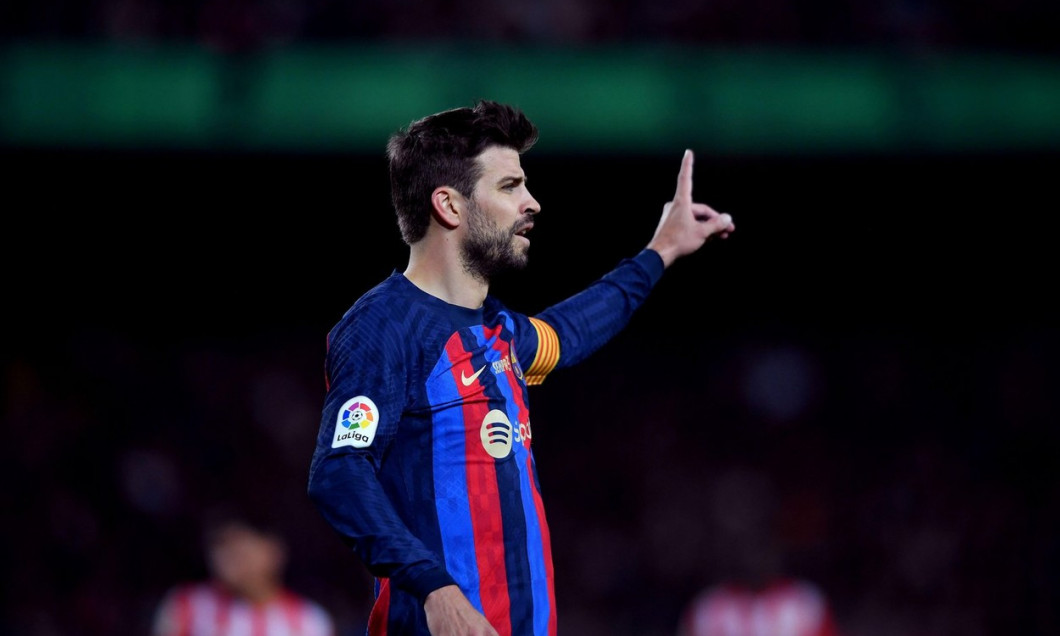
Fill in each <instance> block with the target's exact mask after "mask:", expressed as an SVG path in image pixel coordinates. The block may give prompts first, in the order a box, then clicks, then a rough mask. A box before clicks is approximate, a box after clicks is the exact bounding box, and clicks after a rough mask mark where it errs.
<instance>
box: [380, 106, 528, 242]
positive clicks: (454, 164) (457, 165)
mask: <svg viewBox="0 0 1060 636" xmlns="http://www.w3.org/2000/svg"><path fill="white" fill-rule="evenodd" d="M537 136H538V133H537V127H536V126H535V125H534V124H533V123H532V122H531V121H530V120H529V119H527V117H526V115H524V114H523V112H522V111H521V110H519V109H518V108H516V107H514V106H510V105H507V104H501V103H499V102H495V101H491V100H486V99H480V100H478V102H476V104H475V106H474V107H471V108H468V107H464V108H454V109H451V110H445V111H442V112H439V113H435V114H433V115H428V116H426V117H424V118H422V119H418V120H416V121H414V122H412V123H411V124H409V125H408V126H407V127H405V128H404V129H402V130H400V131H399V132H397V133H395V134H393V135H392V136H391V137H390V140H389V142H388V143H387V157H388V158H389V160H390V196H391V200H392V202H393V204H394V212H395V213H396V214H397V218H398V227H399V228H400V229H401V238H402V240H404V241H405V243H407V244H409V245H412V244H413V243H416V242H417V241H419V240H420V239H422V238H423V237H424V235H425V234H426V233H427V228H428V226H429V225H430V220H431V193H432V192H434V190H435V188H437V187H439V186H451V187H453V188H455V189H456V190H457V191H458V192H460V193H461V194H463V195H464V196H466V197H470V196H471V193H472V191H473V190H474V188H475V182H476V181H478V179H479V177H480V176H481V173H482V169H481V167H480V166H479V165H478V163H477V162H476V161H475V159H476V158H477V157H478V156H479V155H480V154H481V153H482V151H483V150H486V149H487V148H489V147H492V146H501V147H505V148H512V149H514V150H515V151H516V152H518V153H519V154H522V153H524V152H526V151H527V150H529V149H530V148H531V147H532V146H533V145H534V144H535V143H536V142H537Z"/></svg>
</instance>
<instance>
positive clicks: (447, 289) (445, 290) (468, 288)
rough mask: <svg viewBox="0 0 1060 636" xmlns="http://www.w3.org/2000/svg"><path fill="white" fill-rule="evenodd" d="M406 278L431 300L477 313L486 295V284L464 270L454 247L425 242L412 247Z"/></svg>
mask: <svg viewBox="0 0 1060 636" xmlns="http://www.w3.org/2000/svg"><path fill="white" fill-rule="evenodd" d="M404 274H405V278H407V279H409V280H410V281H411V282H412V284H413V285H415V286H416V287H419V288H420V289H422V290H423V291H425V292H427V293H428V294H430V295H431V296H434V297H436V298H440V299H441V300H444V301H445V302H447V303H449V304H451V305H457V306H459V307H467V308H468V309H478V308H479V307H481V306H482V303H483V301H485V300H486V294H488V293H489V283H488V282H487V281H484V280H481V279H479V278H477V277H475V276H473V275H472V274H470V273H469V272H468V271H467V270H465V269H464V265H463V263H462V262H461V261H460V258H459V255H458V254H457V253H456V249H455V245H448V244H446V245H442V246H437V245H432V244H430V243H428V242H427V241H426V240H424V241H420V242H419V243H417V244H416V245H413V246H412V249H411V250H410V252H409V264H408V267H406V268H405V272H404Z"/></svg>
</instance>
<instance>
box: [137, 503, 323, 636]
mask: <svg viewBox="0 0 1060 636" xmlns="http://www.w3.org/2000/svg"><path fill="white" fill-rule="evenodd" d="M204 526H205V530H204V537H203V539H204V547H205V553H206V565H207V568H208V570H209V573H210V577H209V579H208V580H206V581H198V582H191V583H184V584H180V585H177V586H174V587H173V588H172V589H170V590H169V591H168V592H167V593H166V596H165V597H164V598H163V599H162V602H161V603H160V604H159V606H158V608H157V610H156V613H155V617H154V623H153V626H152V629H151V636H335V633H336V631H335V625H334V622H333V620H332V618H331V615H330V614H329V613H328V612H327V611H326V610H325V609H324V608H323V607H322V606H321V605H319V604H318V603H316V602H315V601H313V600H311V599H308V598H306V597H304V596H302V595H300V594H298V593H296V592H294V591H292V590H290V589H288V588H287V587H286V585H285V583H284V578H283V577H284V570H285V567H286V565H287V546H286V542H285V541H284V540H283V538H282V537H281V536H280V535H279V534H278V533H277V531H276V530H274V529H273V528H272V527H271V524H269V523H268V522H267V521H264V520H262V519H258V518H256V517H255V516H254V515H251V514H249V513H242V512H236V511H227V510H226V511H223V512H217V513H215V514H213V515H211V516H209V517H208V518H207V520H206V521H205V523H204Z"/></svg>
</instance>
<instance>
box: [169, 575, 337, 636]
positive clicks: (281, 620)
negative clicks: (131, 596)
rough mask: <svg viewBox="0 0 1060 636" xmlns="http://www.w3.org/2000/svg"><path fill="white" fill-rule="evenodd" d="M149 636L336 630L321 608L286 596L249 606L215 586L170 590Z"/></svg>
mask: <svg viewBox="0 0 1060 636" xmlns="http://www.w3.org/2000/svg"><path fill="white" fill-rule="evenodd" d="M151 636H335V627H334V624H333V622H332V619H331V616H330V615H329V614H328V613H327V611H326V610H324V608H323V607H321V606H320V605H319V604H317V603H315V602H313V601H311V600H309V599H307V598H304V597H302V596H299V595H297V594H295V593H293V592H291V591H288V590H285V591H284V592H282V593H281V594H280V595H279V596H277V597H276V598H274V599H272V600H270V601H268V602H266V603H261V604H253V603H251V602H249V601H247V600H245V599H242V598H239V597H236V596H233V595H232V594H230V593H228V592H226V591H225V590H224V589H223V588H221V587H220V586H218V585H215V584H211V583H195V584H189V585H184V586H180V587H177V588H174V589H173V590H170V592H169V593H168V594H167V595H166V598H165V599H163V601H162V603H161V604H160V605H159V608H158V610H157V612H156V614H155V619H154V625H153V626H152V630H151Z"/></svg>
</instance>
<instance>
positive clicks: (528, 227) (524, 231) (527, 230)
mask: <svg viewBox="0 0 1060 636" xmlns="http://www.w3.org/2000/svg"><path fill="white" fill-rule="evenodd" d="M532 229H534V224H533V223H527V224H526V225H524V226H522V227H521V228H519V229H518V230H516V231H515V235H516V236H521V237H523V238H525V239H526V240H530V239H529V238H528V237H527V235H528V234H529V233H530V230H532Z"/></svg>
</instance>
